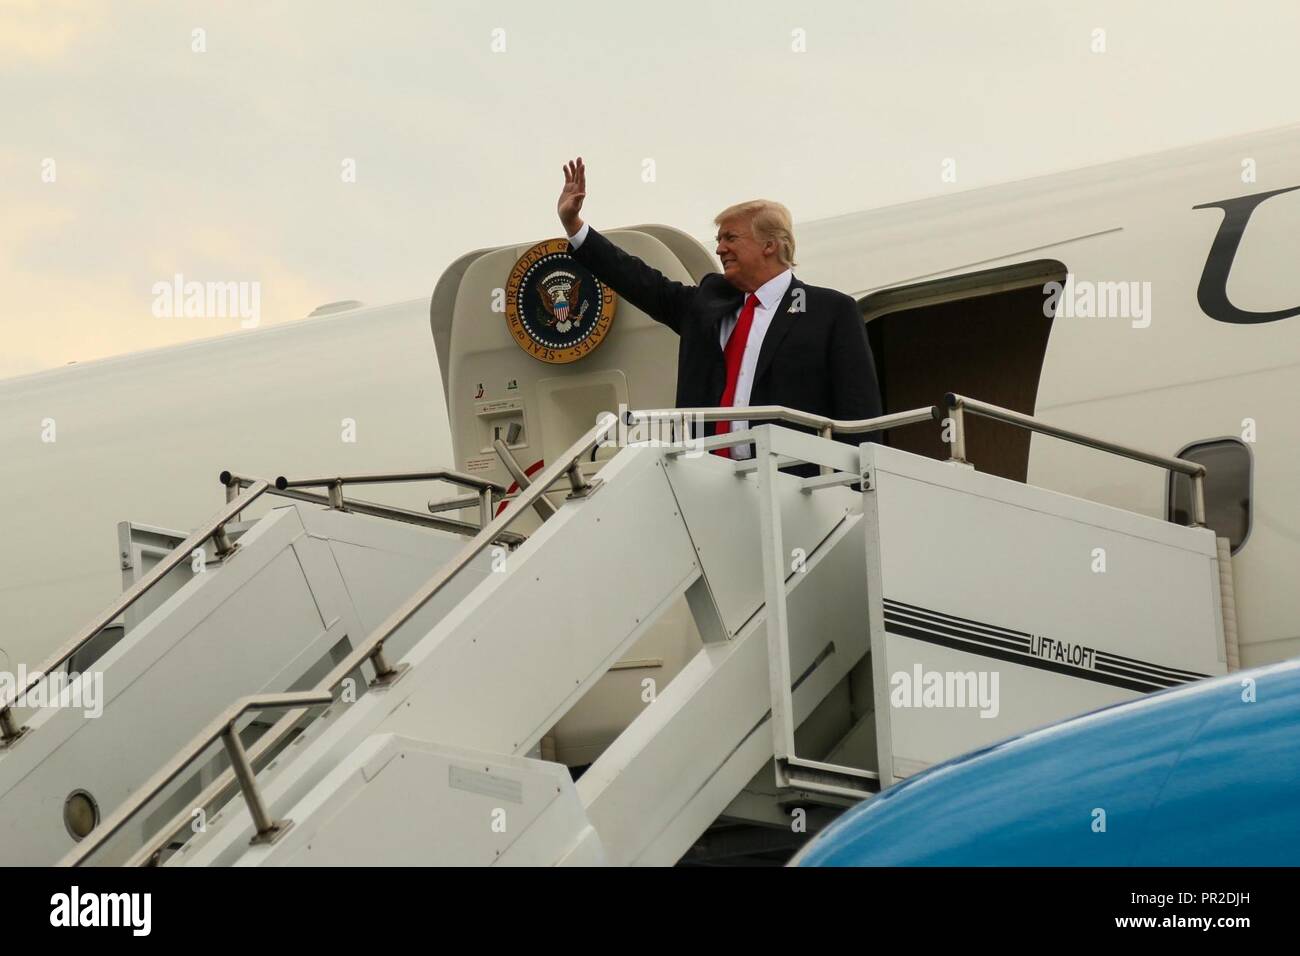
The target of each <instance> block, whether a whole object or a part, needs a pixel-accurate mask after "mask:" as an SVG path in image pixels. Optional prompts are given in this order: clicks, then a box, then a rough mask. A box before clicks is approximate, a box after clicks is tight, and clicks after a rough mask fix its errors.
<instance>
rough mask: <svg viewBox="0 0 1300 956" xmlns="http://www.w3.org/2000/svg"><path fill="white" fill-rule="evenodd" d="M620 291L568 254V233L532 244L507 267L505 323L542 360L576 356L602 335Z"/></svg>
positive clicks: (523, 346) (566, 359)
mask: <svg viewBox="0 0 1300 956" xmlns="http://www.w3.org/2000/svg"><path fill="white" fill-rule="evenodd" d="M617 303H618V296H616V295H615V294H614V290H613V289H611V288H610V287H609V286H607V285H606V284H605V283H603V282H601V281H600V280H599V279H597V278H596V277H595V276H594V275H592V274H591V273H590V272H589V271H588V270H587V269H586V268H584V267H583V266H581V265H579V264H578V263H577V262H576V261H574V259H573V257H572V256H570V255H569V243H568V240H566V239H548V240H547V241H546V242H539V243H538V244H537V245H535V246H533V247H532V248H531V249H529V250H528V251H527V252H525V253H524V254H523V255H522V256H520V257H519V261H518V262H516V263H515V266H514V268H513V269H511V270H510V281H509V282H507V283H506V325H507V326H508V327H509V328H510V334H511V335H512V336H514V340H515V342H516V343H517V344H518V345H519V347H520V348H521V349H523V350H524V351H525V352H527V353H528V354H529V355H531V356H532V357H533V358H535V359H538V360H539V361H542V362H552V363H554V364H557V365H561V364H565V363H567V362H576V361H577V360H578V359H580V358H582V357H583V356H584V355H587V354H588V353H590V352H591V351H592V350H593V349H594V348H595V347H596V346H597V345H599V344H600V343H601V342H602V341H604V339H605V336H606V335H607V334H609V328H610V326H611V325H612V324H613V322H614V307H615V305H617Z"/></svg>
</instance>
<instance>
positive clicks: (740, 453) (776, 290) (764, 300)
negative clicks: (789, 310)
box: [569, 222, 794, 459]
mask: <svg viewBox="0 0 1300 956" xmlns="http://www.w3.org/2000/svg"><path fill="white" fill-rule="evenodd" d="M589 229H590V226H589V225H588V224H587V223H585V222H584V223H583V224H582V228H581V229H579V230H578V231H577V232H576V233H574V234H573V235H572V236H569V244H570V245H572V246H573V248H575V249H577V248H578V247H579V246H581V245H582V243H583V240H584V239H586V238H587V232H588V230H589ZM793 280H794V273H793V272H792V271H791V270H789V269H786V270H785V271H784V272H781V273H779V274H777V275H774V276H773V277H772V278H770V279H768V280H767V281H766V282H764V283H763V284H762V285H761V286H759V287H758V288H757V289H755V290H754V294H755V295H756V296H758V304H757V305H756V306H754V322H753V324H752V325H751V326H750V327H749V341H747V342H746V343H745V354H744V355H743V356H742V357H741V359H740V374H739V375H738V376H737V377H736V394H735V398H734V401H732V403H731V404H732V407H733V408H736V407H743V406H745V405H748V404H749V395H750V391H751V390H752V389H753V387H754V370H755V368H756V367H757V366H758V353H759V350H760V349H762V347H763V336H765V335H766V334H767V327H768V326H769V325H771V324H772V316H774V315H776V309H777V306H779V305H780V304H781V300H782V299H784V298H785V294H786V292H787V291H788V290H789V288H790V283H791V282H792V281H793ZM748 299H749V296H748V295H746V296H745V299H744V300H742V301H741V304H740V308H739V309H737V310H736V311H735V312H734V313H733V314H731V315H729V316H725V317H724V318H723V320H722V322H721V324H720V325H719V328H718V344H719V345H721V346H722V351H723V352H724V353H725V352H726V351H727V339H728V338H730V337H731V333H732V331H733V330H734V329H735V328H736V324H737V323H738V322H739V321H740V312H741V309H744V307H745V301H747V300H748ZM723 424H725V423H719V425H718V427H719V429H721V428H722V425H723ZM748 427H749V422H732V423H731V430H732V431H744V430H745V429H746V428H748ZM731 455H732V457H733V458H738V459H739V458H753V457H754V446H753V445H737V446H735V447H734V448H732V449H731Z"/></svg>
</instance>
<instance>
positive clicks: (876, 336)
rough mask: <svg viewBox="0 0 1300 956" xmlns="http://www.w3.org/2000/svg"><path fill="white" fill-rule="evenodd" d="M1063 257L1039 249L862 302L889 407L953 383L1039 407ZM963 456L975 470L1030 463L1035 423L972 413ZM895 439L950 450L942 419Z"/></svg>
mask: <svg viewBox="0 0 1300 956" xmlns="http://www.w3.org/2000/svg"><path fill="white" fill-rule="evenodd" d="M1065 275H1066V269H1065V266H1064V265H1063V264H1062V263H1060V262H1058V261H1056V260H1055V259H1039V260H1036V261H1034V262H1025V263H1019V264H1017V265H1014V266H1005V267H1001V268H997V269H988V270H985V271H982V272H973V273H968V274H966V275H961V276H953V277H950V278H945V279H936V280H933V281H931V282H923V283H918V284H916V285H910V286H905V287H902V288H894V289H886V290H884V291H881V292H876V293H873V294H872V295H869V296H867V297H866V298H865V299H863V300H862V302H861V307H862V312H863V317H864V319H865V320H866V323H867V336H868V338H869V339H870V342H871V351H872V354H873V355H874V357H875V360H876V372H877V374H878V376H879V379H880V389H881V397H882V399H883V402H884V409H885V412H886V413H890V412H899V411H904V410H906V409H909V408H917V407H920V406H924V405H937V404H939V403H940V401H941V400H942V398H943V396H944V394H945V393H947V392H957V393H959V394H962V395H969V396H970V397H971V398H978V399H980V400H981V401H985V402H991V403H992V404H994V405H1001V406H1003V407H1004V408H1011V409H1014V410H1016V411H1018V412H1022V413H1024V414H1026V415H1032V414H1034V403H1035V400H1036V398H1037V395H1038V378H1039V374H1040V373H1041V372H1042V368H1043V356H1044V354H1045V353H1046V350H1047V339H1048V335H1049V333H1050V332H1051V328H1052V318H1051V317H1050V316H1045V315H1044V314H1043V302H1044V300H1045V298H1046V295H1045V293H1044V291H1043V286H1044V285H1045V284H1046V283H1048V282H1053V281H1056V282H1064V281H1065ZM966 423H967V425H966V427H967V435H966V448H967V457H968V458H969V459H970V461H971V462H972V463H973V464H974V466H975V468H976V469H977V470H979V471H983V472H987V473H989V474H993V475H999V476H1000V477H1003V478H1009V479H1011V480H1013V481H1021V482H1023V481H1024V480H1025V476H1026V474H1027V473H1028V470H1029V439H1030V434H1029V432H1027V431H1025V430H1024V429H1021V428H1014V427H1012V426H1010V425H1005V424H1003V423H1000V422H994V421H989V420H987V419H982V418H977V417H975V416H969V417H968V418H967V419H966ZM886 444H888V445H890V446H891V447H894V448H900V449H902V450H904V451H909V452H912V453H913V454H917V455H924V456H925V457H927V458H939V459H945V458H947V457H948V447H947V445H945V444H944V443H943V441H942V440H941V437H940V431H939V429H938V428H900V429H896V430H894V431H892V432H890V433H888V434H887V435H886Z"/></svg>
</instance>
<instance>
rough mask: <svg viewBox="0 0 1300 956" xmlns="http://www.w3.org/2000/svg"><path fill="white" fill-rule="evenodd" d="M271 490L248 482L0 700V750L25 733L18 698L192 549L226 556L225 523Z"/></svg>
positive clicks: (260, 483)
mask: <svg viewBox="0 0 1300 956" xmlns="http://www.w3.org/2000/svg"><path fill="white" fill-rule="evenodd" d="M270 488H271V485H270V482H266V481H261V480H257V481H253V482H251V483H250V484H249V486H248V488H247V489H246V493H245V494H243V495H241V496H239V497H238V498H234V499H232V500H230V501H227V502H226V504H225V505H224V506H223V507H222V508H221V510H220V511H218V512H217V513H216V514H215V515H213V516H212V517H211V518H209V519H208V520H207V521H205V522H203V524H201V525H199V527H198V529H197V530H195V531H194V532H193V533H192V534H191V535H190V536H189V537H188V538H186V539H185V540H184V541H182V542H181V543H180V544H178V545H177V546H176V547H175V548H173V549H172V550H171V551H169V552H168V553H167V555H166V556H165V557H164V558H163V559H162V560H161V561H159V562H158V563H157V564H156V565H154V567H153V569H152V570H151V571H150V572H149V573H148V574H146V575H145V576H144V577H142V578H140V580H138V581H136V582H135V584H133V585H131V587H129V588H127V589H126V590H125V591H123V592H122V594H121V595H120V596H118V598H117V599H116V600H115V601H114V602H113V603H112V604H111V605H109V607H108V608H107V609H106V610H105V611H103V612H101V613H100V614H99V615H97V616H96V617H95V619H94V620H92V621H91V622H90V623H89V624H87V625H86V626H85V627H83V628H82V629H81V630H80V631H78V632H77V634H76V636H75V637H73V638H72V639H71V640H70V641H68V642H67V643H66V644H64V645H63V646H62V647H61V648H59V649H58V650H57V651H55V652H54V654H53V656H51V657H49V658H48V659H47V660H46V661H45V662H44V663H43V664H41V666H40V668H39V669H38V670H35V671H33V672H32V676H31V677H30V678H29V680H28V681H27V684H26V685H25V686H23V687H21V688H18V687H16V688H13V689H12V690H11V691H10V693H9V695H8V696H7V697H0V751H2V750H4V749H6V748H8V747H11V746H13V744H14V743H15V742H16V741H17V740H18V739H19V738H20V737H22V735H23V734H24V733H25V732H26V730H27V728H26V727H22V728H19V727H16V726H15V725H14V719H13V713H12V710H11V708H12V707H13V706H14V705H15V703H16V702H17V701H18V699H19V698H20V697H22V696H23V695H25V694H26V693H27V692H28V691H29V690H31V689H32V688H33V687H35V686H36V685H37V684H38V683H40V682H41V681H42V680H43V679H44V677H45V675H46V674H48V673H50V672H51V671H53V670H55V669H56V668H58V667H61V666H62V665H63V664H65V663H66V662H67V661H68V660H69V659H70V658H71V657H72V656H73V655H74V654H76V653H77V651H79V650H81V648H82V647H84V646H85V644H86V643H87V642H88V641H89V640H90V639H91V638H93V637H94V636H95V635H97V634H98V633H99V632H100V631H102V630H103V629H104V628H105V627H107V626H108V625H109V624H111V623H112V622H113V621H114V620H116V619H117V618H118V617H119V616H120V615H121V614H123V613H124V612H125V611H126V610H127V608H129V607H131V606H132V605H133V604H135V602H136V601H138V600H140V598H142V597H144V595H145V594H146V592H148V591H149V589H150V588H152V587H153V586H154V585H155V584H157V583H158V582H159V581H161V580H162V579H163V578H164V577H166V576H167V574H168V573H169V572H170V571H171V570H172V569H173V568H175V567H176V566H177V565H178V564H180V563H181V562H182V561H186V560H188V559H189V557H190V555H191V553H192V552H193V551H194V549H195V548H198V547H199V546H201V545H202V544H204V543H205V542H206V541H207V540H208V539H209V538H211V539H213V541H214V542H215V545H216V549H217V555H218V557H225V556H226V555H227V554H229V553H230V552H231V551H232V550H233V549H234V545H232V544H231V543H230V539H229V538H228V537H227V536H226V531H225V526H226V523H227V522H228V521H230V520H231V519H232V518H234V517H235V516H236V515H237V514H239V512H240V511H242V510H244V509H245V508H247V507H248V506H249V505H250V504H252V503H253V502H254V501H256V500H257V499H258V498H259V497H261V496H262V495H263V494H265V493H266V492H267V491H269V490H270Z"/></svg>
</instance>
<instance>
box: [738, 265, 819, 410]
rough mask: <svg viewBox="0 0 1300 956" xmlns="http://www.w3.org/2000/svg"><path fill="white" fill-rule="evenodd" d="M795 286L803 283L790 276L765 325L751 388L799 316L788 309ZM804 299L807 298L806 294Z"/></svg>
mask: <svg viewBox="0 0 1300 956" xmlns="http://www.w3.org/2000/svg"><path fill="white" fill-rule="evenodd" d="M796 288H803V283H802V282H800V281H799V280H798V279H796V278H795V277H794V276H791V277H790V286H789V288H787V289H786V290H785V295H783V296H782V297H781V302H780V304H779V305H777V307H776V313H775V314H774V315H773V316H772V321H771V322H770V323H769V324H768V326H767V334H765V335H764V336H763V347H762V348H761V349H759V350H758V364H757V365H756V366H755V368H754V383H753V386H752V387H753V388H757V387H758V383H759V382H761V381H762V380H763V373H764V372H766V371H767V367H768V366H769V365H771V364H772V359H773V358H775V357H776V353H777V350H778V349H780V347H781V340H782V339H783V338H785V336H786V333H788V332H789V331H790V329H791V327H792V326H793V325H794V323H795V322H796V321H797V320H798V318H799V316H798V314H797V313H795V312H791V311H790V301H791V299H792V298H793V296H794V290H795V289H796ZM804 299H805V300H806V299H807V296H806V295H805V296H804ZM805 307H806V306H805ZM750 394H751V395H752V394H753V393H752V392H751V393H750Z"/></svg>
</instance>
